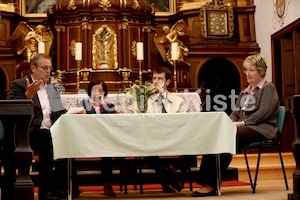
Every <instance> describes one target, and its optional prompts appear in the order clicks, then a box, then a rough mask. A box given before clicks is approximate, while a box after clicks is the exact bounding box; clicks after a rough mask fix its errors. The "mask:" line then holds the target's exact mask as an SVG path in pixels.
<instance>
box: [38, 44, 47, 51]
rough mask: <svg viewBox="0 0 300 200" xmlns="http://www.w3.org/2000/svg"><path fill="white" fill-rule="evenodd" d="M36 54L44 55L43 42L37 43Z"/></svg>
mask: <svg viewBox="0 0 300 200" xmlns="http://www.w3.org/2000/svg"><path fill="white" fill-rule="evenodd" d="M38 53H45V42H39V43H38Z"/></svg>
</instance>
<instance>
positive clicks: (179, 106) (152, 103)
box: [147, 91, 186, 113]
mask: <svg viewBox="0 0 300 200" xmlns="http://www.w3.org/2000/svg"><path fill="white" fill-rule="evenodd" d="M158 96H159V95H155V96H153V97H152V98H149V99H148V110H147V113H161V112H162V105H161V100H160V99H159V98H158ZM164 106H165V109H166V111H167V112H168V113H180V112H186V110H185V106H184V99H183V98H181V97H179V96H177V95H176V94H174V93H170V92H168V91H167V99H166V103H165V104H164Z"/></svg>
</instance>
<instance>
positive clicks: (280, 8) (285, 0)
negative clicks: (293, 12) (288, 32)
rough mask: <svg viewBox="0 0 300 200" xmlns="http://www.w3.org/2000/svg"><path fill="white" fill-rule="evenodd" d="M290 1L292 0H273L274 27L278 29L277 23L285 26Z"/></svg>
mask: <svg viewBox="0 0 300 200" xmlns="http://www.w3.org/2000/svg"><path fill="white" fill-rule="evenodd" d="M290 3H291V0H273V7H274V11H273V13H274V20H273V21H274V24H273V28H274V29H276V25H277V23H278V24H279V25H280V27H283V25H284V23H285V18H286V16H287V14H288V8H289V5H290Z"/></svg>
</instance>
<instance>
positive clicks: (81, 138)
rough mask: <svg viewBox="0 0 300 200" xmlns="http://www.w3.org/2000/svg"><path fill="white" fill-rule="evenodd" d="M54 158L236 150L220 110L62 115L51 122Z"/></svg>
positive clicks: (233, 133)
mask: <svg viewBox="0 0 300 200" xmlns="http://www.w3.org/2000/svg"><path fill="white" fill-rule="evenodd" d="M51 134H52V139H53V148H54V157H55V158H81V157H126V156H172V155H201V154H219V153H225V152H227V153H231V154H235V153H236V127H235V125H234V124H233V123H232V121H231V120H230V119H229V117H228V116H227V115H226V114H225V113H224V112H195V113H175V114H172V113H166V114H165V113H161V114H131V115H128V114H107V115H101V114H100V115H96V114H90V115H76V114H65V115H62V116H61V117H60V118H59V119H58V120H57V121H56V122H55V123H54V124H53V125H52V127H51Z"/></svg>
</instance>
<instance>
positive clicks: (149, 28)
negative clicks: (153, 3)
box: [142, 25, 156, 33]
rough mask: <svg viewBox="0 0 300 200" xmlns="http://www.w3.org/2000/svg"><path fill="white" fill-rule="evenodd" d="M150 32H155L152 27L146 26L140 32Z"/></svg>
mask: <svg viewBox="0 0 300 200" xmlns="http://www.w3.org/2000/svg"><path fill="white" fill-rule="evenodd" d="M152 30H156V28H155V27H154V26H151V25H148V26H143V27H142V32H147V33H150V32H151V31H152Z"/></svg>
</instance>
